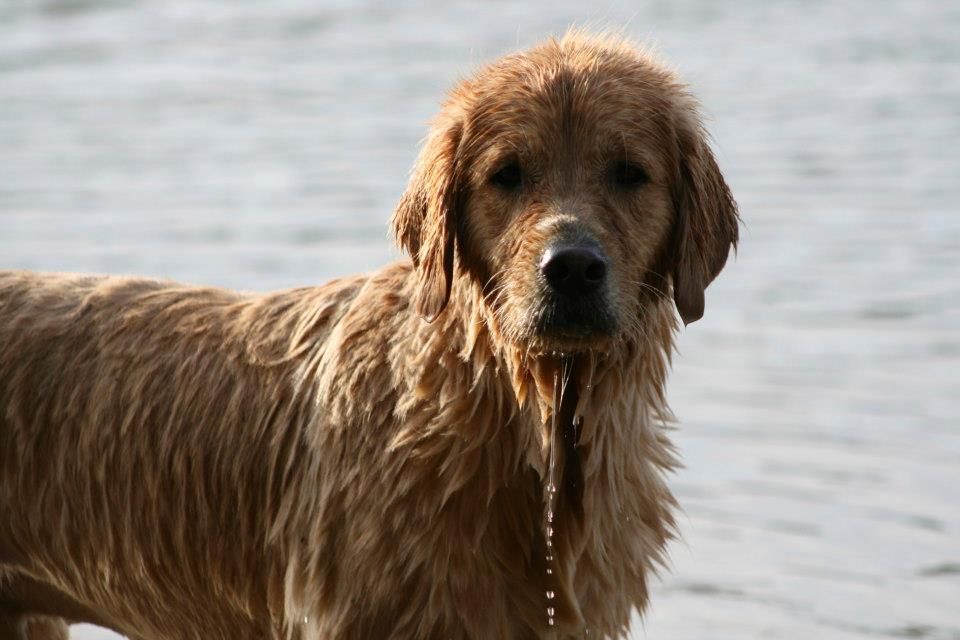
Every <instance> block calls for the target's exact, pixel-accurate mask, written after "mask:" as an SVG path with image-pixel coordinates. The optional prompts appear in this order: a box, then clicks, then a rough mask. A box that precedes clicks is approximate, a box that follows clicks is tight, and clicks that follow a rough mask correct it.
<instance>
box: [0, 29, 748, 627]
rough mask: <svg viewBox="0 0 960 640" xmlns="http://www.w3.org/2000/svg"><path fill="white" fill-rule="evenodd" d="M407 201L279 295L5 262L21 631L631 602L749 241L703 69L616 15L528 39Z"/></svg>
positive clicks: (8, 417) (314, 622) (488, 617)
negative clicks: (390, 241) (667, 60)
mask: <svg viewBox="0 0 960 640" xmlns="http://www.w3.org/2000/svg"><path fill="white" fill-rule="evenodd" d="M392 225H393V232H394V234H395V236H396V239H397V241H398V242H399V244H400V246H401V247H402V248H403V249H404V250H405V251H406V252H407V253H408V254H409V257H410V260H409V261H403V262H399V263H397V264H392V265H389V266H386V267H384V268H382V269H380V270H379V271H376V272H373V273H370V274H367V275H360V276H355V277H349V278H344V279H341V280H335V281H333V282H330V283H328V284H326V285H323V286H320V287H315V288H302V289H294V290H289V291H281V292H278V293H268V294H249V293H236V292H233V291H227V290H222V289H215V288H197V287H191V286H182V285H178V284H172V283H169V282H156V281H151V280H145V279H132V278H116V277H100V276H76V275H37V274H32V273H25V272H12V273H5V274H4V275H2V276H0V637H2V638H32V639H37V638H63V637H66V635H67V627H66V624H67V623H72V622H78V621H88V622H92V623H95V624H99V625H103V626H105V627H109V628H112V629H115V630H116V631H118V632H120V633H122V634H126V635H127V636H129V637H130V638H134V639H144V640H147V639H161V638H163V639H181V638H183V639H203V640H207V639H221V638H223V639H231V640H235V639H246V638H251V639H253V638H272V639H304V640H306V639H321V638H322V639H327V638H338V639H339V638H348V639H350V638H362V639H366V638H378V639H379V638H437V639H451V638H481V639H486V638H551V637H555V638H571V637H582V636H584V635H589V636H590V637H618V636H623V635H624V634H625V633H627V629H628V625H629V622H630V619H631V612H632V611H633V610H635V609H636V610H640V611H642V610H643V609H644V607H645V606H646V605H647V600H648V595H649V588H650V580H651V576H652V575H653V574H654V572H655V571H656V570H657V569H658V567H659V565H661V564H662V563H663V562H664V560H665V555H664V553H665V552H664V546H665V544H666V543H667V541H668V540H669V539H670V538H671V537H672V535H673V533H674V520H673V517H672V515H671V514H672V510H673V508H674V506H675V502H674V499H673V497H672V496H671V494H670V491H669V490H668V488H667V485H666V483H665V478H664V476H665V474H666V473H667V472H668V471H669V470H670V469H671V468H672V467H673V466H674V464H675V457H674V453H673V450H672V448H671V445H670V441H669V439H668V432H667V428H668V423H669V421H670V419H671V417H670V412H669V409H668V407H667V404H666V401H665V398H664V383H665V378H666V375H667V370H668V367H669V361H670V356H671V351H672V339H673V335H674V333H675V331H676V330H677V328H678V326H679V322H678V321H677V319H678V317H679V319H682V321H683V322H684V323H689V322H692V321H694V320H697V319H698V318H700V316H701V315H702V313H703V309H704V289H705V288H706V287H707V285H708V284H709V283H710V282H711V280H713V278H714V277H715V276H716V275H717V273H718V272H719V271H720V270H721V268H722V267H723V265H724V263H725V261H726V259H727V254H728V252H729V251H730V249H731V248H732V247H733V246H734V245H735V244H736V241H737V229H738V217H737V212H736V206H735V204H734V201H733V199H732V197H731V195H730V191H729V189H728V188H727V185H726V184H725V182H724V180H723V178H722V177H721V174H720V171H719V170H718V168H717V163H716V162H715V160H714V157H713V155H712V154H711V151H710V148H709V147H708V144H707V142H706V141H705V137H704V132H703V130H702V127H701V124H700V121H699V119H698V115H697V106H696V103H695V101H694V99H693V98H692V97H691V95H690V94H689V93H688V91H687V89H686V88H685V86H684V85H683V84H681V82H679V81H678V79H677V78H676V77H675V76H674V74H673V73H672V72H671V71H669V70H668V69H666V68H665V67H663V66H661V65H660V64H659V63H658V62H657V61H656V60H654V59H653V58H652V57H651V56H650V55H648V54H646V53H644V52H642V51H640V50H638V49H637V48H635V47H633V46H632V45H630V44H629V43H627V42H625V41H622V40H620V39H616V38H611V37H607V36H603V37H597V36H590V35H587V34H584V33H581V32H571V33H569V34H567V35H566V36H564V37H563V38H562V39H559V40H549V41H546V42H545V43H543V44H541V45H540V46H537V47H536V48H534V49H532V50H529V51H526V52H524V53H517V54H514V55H509V56H507V57H505V58H502V59H500V60H498V61H496V62H494V63H492V64H490V65H489V66H486V67H484V68H482V69H480V70H479V71H478V72H477V73H475V74H474V75H473V76H472V77H470V78H469V79H467V80H465V81H463V82H461V83H460V84H459V85H458V86H457V87H456V88H455V89H454V90H453V91H452V93H451V94H450V95H449V97H448V99H447V100H446V101H445V103H444V105H443V107H442V109H441V111H440V114H439V116H438V117H437V118H436V119H435V121H434V122H433V125H432V128H431V129H430V132H429V135H428V137H427V139H426V141H425V143H424V146H423V149H422V151H421V153H420V156H419V158H418V160H417V162H416V166H415V167H414V170H413V172H412V177H411V179H410V183H409V186H408V188H407V190H406V192H405V193H404V194H403V196H402V198H401V199H400V202H399V204H398V206H397V208H396V212H395V214H394V217H393V221H392Z"/></svg>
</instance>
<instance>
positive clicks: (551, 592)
mask: <svg viewBox="0 0 960 640" xmlns="http://www.w3.org/2000/svg"><path fill="white" fill-rule="evenodd" d="M555 595H557V594H555V593H554V592H553V591H547V600H553V597H554V596H555Z"/></svg>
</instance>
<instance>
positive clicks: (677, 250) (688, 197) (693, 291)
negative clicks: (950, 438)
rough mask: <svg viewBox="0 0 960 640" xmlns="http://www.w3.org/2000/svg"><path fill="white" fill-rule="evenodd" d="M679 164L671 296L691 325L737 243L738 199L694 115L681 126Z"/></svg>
mask: <svg viewBox="0 0 960 640" xmlns="http://www.w3.org/2000/svg"><path fill="white" fill-rule="evenodd" d="M678 136H679V140H678V141H679V147H678V148H679V154H680V157H679V165H678V168H677V169H678V171H677V172H678V176H677V180H676V182H675V191H674V195H673V200H674V208H675V210H676V216H677V222H676V229H675V234H676V235H675V237H674V256H673V270H672V272H671V275H672V277H673V299H674V301H675V302H676V304H677V311H679V312H680V317H681V318H682V319H683V324H685V325H688V324H690V323H691V322H696V321H697V320H699V319H700V318H701V317H703V307H704V299H703V293H704V290H705V289H706V288H707V285H709V284H710V283H711V282H712V281H713V279H714V278H715V277H717V274H718V273H720V270H721V269H723V265H724V264H726V262H727V254H728V253H729V252H730V248H731V247H733V248H734V249H735V248H736V246H737V238H738V223H739V218H738V216H737V204H736V202H734V200H733V196H732V195H731V194H730V188H729V187H728V186H727V183H726V182H724V180H723V176H722V175H721V174H720V168H719V167H717V161H716V160H715V159H714V157H713V153H712V152H711V151H710V147H709V145H708V144H707V141H706V136H705V134H704V132H703V129H702V127H701V126H700V123H699V122H698V121H697V120H696V118H695V117H690V118H689V119H688V122H686V123H684V126H682V127H681V130H680V131H679V134H678Z"/></svg>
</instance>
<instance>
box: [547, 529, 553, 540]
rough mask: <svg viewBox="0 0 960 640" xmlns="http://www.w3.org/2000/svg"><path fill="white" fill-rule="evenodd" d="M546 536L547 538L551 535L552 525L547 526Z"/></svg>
mask: <svg viewBox="0 0 960 640" xmlns="http://www.w3.org/2000/svg"><path fill="white" fill-rule="evenodd" d="M547 537H548V538H552V537H553V527H547Z"/></svg>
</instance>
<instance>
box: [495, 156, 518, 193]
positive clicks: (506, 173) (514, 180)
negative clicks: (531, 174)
mask: <svg viewBox="0 0 960 640" xmlns="http://www.w3.org/2000/svg"><path fill="white" fill-rule="evenodd" d="M521 182H523V172H522V171H520V165H519V164H517V163H516V162H510V163H508V164H506V165H504V166H503V167H501V168H500V169H499V170H498V171H497V172H496V173H494V174H493V175H492V176H490V184H492V185H494V186H497V187H500V188H501V189H504V190H507V191H513V190H514V189H516V188H517V187H519V186H520V183H521Z"/></svg>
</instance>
